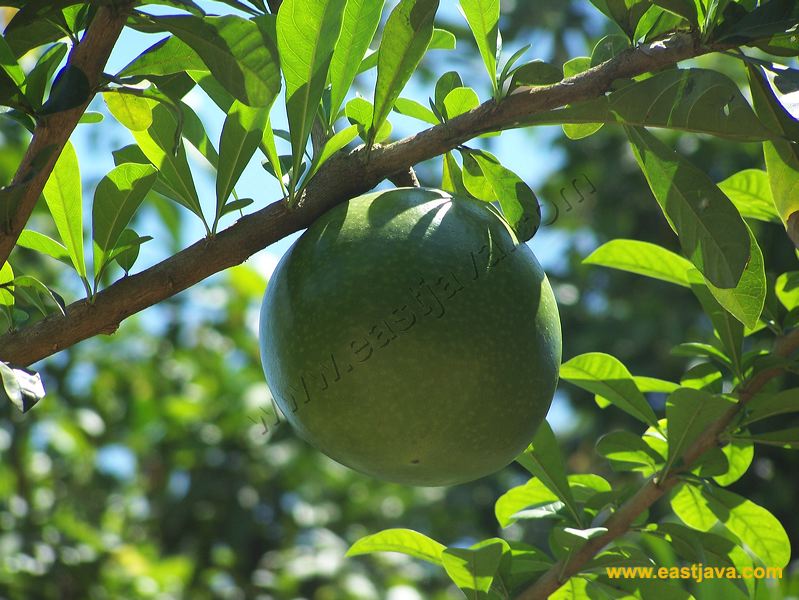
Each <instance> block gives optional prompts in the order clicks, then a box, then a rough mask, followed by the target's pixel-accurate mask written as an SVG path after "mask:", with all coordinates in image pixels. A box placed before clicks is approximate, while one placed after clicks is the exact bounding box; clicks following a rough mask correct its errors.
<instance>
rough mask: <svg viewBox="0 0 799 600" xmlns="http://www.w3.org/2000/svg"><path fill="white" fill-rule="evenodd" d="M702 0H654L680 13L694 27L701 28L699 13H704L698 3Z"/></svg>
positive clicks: (676, 13)
mask: <svg viewBox="0 0 799 600" xmlns="http://www.w3.org/2000/svg"><path fill="white" fill-rule="evenodd" d="M699 1H700V0H654V3H655V4H657V5H658V6H661V7H663V8H665V9H666V10H668V11H670V12H672V13H674V14H675V15H680V16H681V17H683V18H684V19H685V20H686V21H688V22H689V23H690V24H691V25H692V26H693V27H694V28H696V29H698V28H699V15H700V14H702V10H701V8H700V7H699V6H698V5H697V3H698V2H699Z"/></svg>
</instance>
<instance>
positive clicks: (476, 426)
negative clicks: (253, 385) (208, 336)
mask: <svg viewBox="0 0 799 600" xmlns="http://www.w3.org/2000/svg"><path fill="white" fill-rule="evenodd" d="M260 345H261V359H262V362H263V367H264V371H265V373H266V377H267V381H268V382H269V386H270V388H271V390H272V394H273V395H274V397H275V400H276V402H277V404H278V405H279V406H280V409H281V410H282V412H283V414H284V415H285V416H286V418H287V419H288V421H289V422H290V423H291V424H292V425H293V426H294V427H295V428H296V430H297V431H298V432H299V433H300V435H302V436H303V437H304V438H305V439H306V440H308V441H309V442H310V443H311V444H313V445H314V446H316V447H317V448H318V449H319V450H321V451H322V452H324V453H325V454H327V455H328V456H330V457H331V458H333V459H334V460H337V461H338V462H340V463H342V464H344V465H347V466H349V467H351V468H353V469H357V470H358V471H362V472H364V473H367V474H369V475H372V476H374V477H378V478H380V479H386V480H389V481H395V482H400V483H406V484H413V485H450V484H455V483H462V482H465V481H470V480H472V479H476V478H478V477H482V476H484V475H487V474H489V473H492V472H494V471H497V470H498V469H500V468H502V467H504V466H505V465H507V464H508V463H510V462H511V461H512V460H513V459H514V458H515V457H516V456H517V455H518V454H519V453H521V452H522V451H523V450H524V449H525V447H526V446H527V445H528V444H529V443H530V440H531V439H532V438H533V435H534V434H535V431H536V429H537V428H538V425H539V424H540V423H541V421H542V420H543V419H544V417H545V415H546V413H547V410H548V409H549V405H550V403H551V401H552V396H553V394H554V391H555V385H556V383H557V374H558V368H559V366H560V358H561V333H560V321H559V317H558V310H557V305H556V303H555V299H554V297H553V295H552V290H551V288H550V286H549V282H548V281H547V278H546V276H545V275H544V272H543V270H542V269H541V266H540V265H539V264H538V261H537V260H536V258H535V256H534V255H533V253H532V252H531V251H530V249H529V248H528V247H527V245H526V244H523V243H519V242H518V241H517V239H516V237H515V236H514V234H513V233H512V231H511V229H510V227H509V226H508V225H507V223H506V222H505V221H504V220H503V219H502V218H501V217H500V216H499V214H498V213H497V212H496V211H495V210H494V208H493V206H491V205H490V204H486V203H484V202H479V201H476V200H469V199H462V198H452V197H451V196H449V195H448V194H446V193H444V192H441V191H438V190H429V189H418V188H405V189H396V190H390V191H384V192H377V193H373V194H367V195H365V196H360V197H358V198H354V199H352V200H350V201H349V202H346V203H343V204H341V205H339V206H336V207H335V208H333V209H332V210H330V211H329V212H327V213H326V214H324V215H323V216H322V217H320V218H319V219H318V220H317V221H316V222H314V223H313V224H312V225H311V227H310V228H309V229H308V230H307V231H306V232H305V233H304V234H303V235H302V236H300V238H299V239H298V240H297V241H296V242H295V243H294V245H293V246H292V247H291V248H290V249H289V251H288V252H287V253H286V255H285V256H284V257H283V259H282V260H281V261H280V264H279V265H278V266H277V269H276V270H275V272H274V274H273V276H272V278H271V280H270V281H269V285H268V286H267V290H266V295H265V297H264V301H263V306H262V308H261V325H260Z"/></svg>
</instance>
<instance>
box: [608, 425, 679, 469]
mask: <svg viewBox="0 0 799 600" xmlns="http://www.w3.org/2000/svg"><path fill="white" fill-rule="evenodd" d="M596 450H597V452H598V453H599V454H600V455H602V456H604V457H605V458H606V459H607V460H608V462H609V463H610V466H611V468H612V469H613V470H614V471H637V472H639V473H641V474H643V475H644V476H645V477H648V476H649V475H652V474H654V473H656V472H657V470H658V469H659V468H660V467H661V466H662V465H663V462H664V457H662V456H660V455H659V454H658V453H657V452H656V451H655V450H653V449H652V447H651V446H650V445H649V444H647V443H646V442H645V441H644V440H643V439H641V437H640V436H637V435H635V434H634V433H630V432H629V431H614V432H612V433H608V434H607V435H604V436H602V437H601V438H600V439H599V441H598V442H597V444H596Z"/></svg>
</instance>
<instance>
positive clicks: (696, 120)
mask: <svg viewBox="0 0 799 600" xmlns="http://www.w3.org/2000/svg"><path fill="white" fill-rule="evenodd" d="M564 69H565V65H564ZM600 122H601V123H620V124H626V125H630V126H632V125H635V126H646V127H662V128H666V129H677V130H681V131H690V132H696V133H709V134H712V135H716V136H720V137H725V138H729V139H733V140H736V141H762V140H768V139H771V138H773V137H774V136H775V133H774V132H772V131H770V130H769V129H767V128H766V127H765V126H764V125H763V124H762V123H761V122H760V120H759V119H758V118H757V117H756V116H755V113H754V111H753V110H752V107H751V106H749V104H748V103H747V102H746V100H745V99H744V97H743V96H742V95H741V92H740V90H739V89H738V86H737V85H736V84H735V82H734V81H732V80H731V79H729V78H728V77H727V76H725V75H723V74H721V73H718V72H717V71H710V70H707V69H695V68H694V69H669V70H666V71H662V72H660V73H657V74H655V75H653V76H652V77H650V78H648V79H644V80H641V81H637V82H635V83H633V84H631V85H627V86H624V87H622V88H621V89H618V90H616V91H614V92H611V93H610V94H609V95H607V96H601V97H599V98H596V99H594V100H588V101H585V102H580V103H577V104H572V105H570V106H567V107H566V108H560V109H556V110H552V111H548V112H544V113H539V114H536V115H532V116H531V117H528V118H525V119H524V120H523V121H522V124H523V125H535V124H542V125H548V124H561V123H565V124H575V125H584V124H593V123H600Z"/></svg>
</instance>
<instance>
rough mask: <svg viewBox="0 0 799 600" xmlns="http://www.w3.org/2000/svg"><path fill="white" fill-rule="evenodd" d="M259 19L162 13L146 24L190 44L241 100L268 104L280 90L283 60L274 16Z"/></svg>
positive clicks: (222, 82) (216, 75)
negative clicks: (271, 23)
mask: <svg viewBox="0 0 799 600" xmlns="http://www.w3.org/2000/svg"><path fill="white" fill-rule="evenodd" d="M258 19H261V20H257V19H256V20H247V19H244V18H242V17H238V16H233V15H227V16H222V17H197V16H194V15H186V16H184V15H179V16H159V17H153V18H151V19H150V20H149V23H144V24H143V25H144V29H146V30H148V31H152V30H155V31H163V30H167V31H169V32H171V33H173V34H174V35H176V36H177V37H179V38H180V39H181V40H182V41H183V42H185V43H186V44H188V45H189V46H190V47H191V48H192V50H194V51H195V52H196V53H197V54H198V55H199V56H200V58H201V59H202V60H203V62H204V63H205V65H206V66H207V67H208V69H210V71H211V73H212V74H213V76H214V77H215V78H216V79H217V81H219V83H221V84H222V85H223V86H224V87H225V89H226V90H227V91H228V92H230V94H232V95H233V96H234V97H235V98H236V99H237V100H239V101H241V102H243V103H244V104H246V105H248V106H258V107H268V106H271V105H272V102H274V100H275V97H277V94H278V92H279V91H280V62H279V58H278V52H277V48H276V46H275V42H274V39H272V37H271V36H270V35H269V34H268V33H267V30H268V25H267V24H266V21H268V20H269V19H270V17H260V18H258ZM141 25H142V24H140V27H141ZM281 56H282V53H281ZM187 70H188V69H187Z"/></svg>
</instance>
